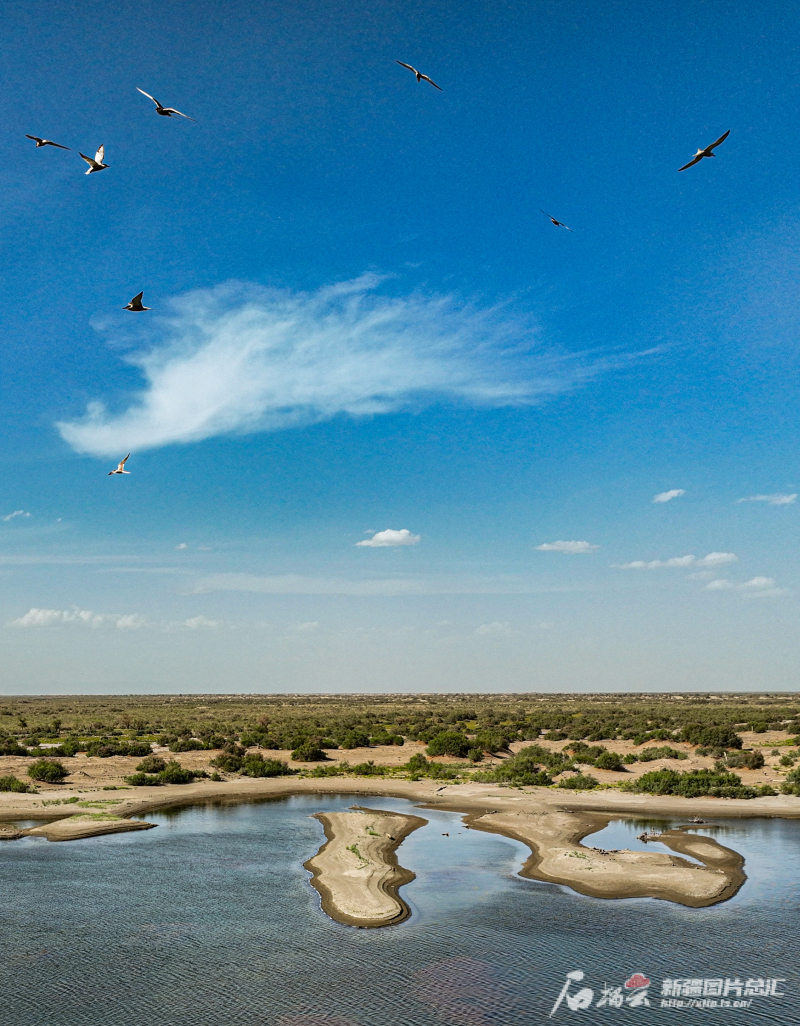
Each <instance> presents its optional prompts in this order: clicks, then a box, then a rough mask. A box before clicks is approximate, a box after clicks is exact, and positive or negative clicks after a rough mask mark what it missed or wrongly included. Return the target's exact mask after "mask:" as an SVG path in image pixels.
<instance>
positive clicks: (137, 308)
mask: <svg viewBox="0 0 800 1026" xmlns="http://www.w3.org/2000/svg"><path fill="white" fill-rule="evenodd" d="M395 63H396V64H399V65H400V66H401V67H403V68H408V70H409V71H410V72H412V74H414V75H415V76H416V79H417V82H423V81H424V82H428V83H430V85H432V86H433V88H434V89H438V90H439V91H440V92H443V90H442V87H441V86H439V85H437V84H436V83H435V82H434V81H433V79H432V78H430V77H429V76H428V75H423V73H422V72H421V71H417V69H416V68H414V67H412V65H410V64H406V63H405V62H404V61H395ZM136 90H137V92H140V93H141V94H142V96H146V97H147V98H148V100H152V101H153V103H154V104H155V105H156V114H160V115H161V117H165V118H171V117H175V116H177V117H180V118H186V120H187V121H195V122H196V120H197V119H196V118H190V117H189V115H188V114H183V113H182V112H181V111H179V110H176V109H175V107H165V106H164V105H163V104H162V103H159V101H158V100H157V99H156V98H155V96H151V95H150V93H146V92H145V91H144V89H139V87H138V86H137V87H136ZM730 134H731V132H730V129H728V131H727V132H725V133H724V134H723V135H721V136H720V137H719V139H717V140H716V142H713V143H711V144H710V145H708V146H706V147H704V148H703V149H700V150H698V151H697V153H695V155H694V156H693V157H692V159H691V160H690V161H689V163H688V164H684V165H683V167H679V168H678V171H685V170H686V169H687V168H688V167H693V166H694V165H695V164H699V163H700V161H701V160H703V159H704V158H705V157H714V156H716V154H715V153H714V150H715V149H716V148H717V146H719V144H720V143H723V142H725V140H726V139H727V138H728V136H729V135H730ZM25 138H26V139H32V140H33V141H34V142H35V143H36V147H37V149H38V148H39V147H41V146H55V147H56V149H59V150H69V149H71V147H70V146H62V145H61V143H57V142H53V140H52V139H41V138H40V137H39V136H38V135H28V134H27V133H26V136H25ZM79 152H80V151H79ZM80 156H81V157H82V158H83V159H84V160H85V161H86V163H87V164H88V165H89V170H88V171H87V172H86V174H87V175H93V174H95V172H97V171H105V169H106V168H107V167H109V165H108V164H106V163H104V161H105V146H100V148H99V149H98V150H97V152H96V153H95V155H94V157H87V156H86V154H85V153H81V154H80ZM540 209H541V208H540ZM542 213H543V214H544V215H545V217H547V218H549V219H550V221H551V222H552V223H553V224H554V225H555V226H556V228H566V230H567V231H568V232H571V231H572V229H571V228H569V227H568V226H567V225H565V224H564V222H563V221H558V220H557V219H556V218H555V217H553V216H552V214H548V213H547V211H545V210H542ZM143 295H144V290H142V292H140V293H138V295H135V296H134V297H133V299H132V300H131V301H130V302H129V303H128V304H127V305H126V306H124V307H123V310H130V311H131V312H132V313H144V311H145V310H149V309H150V307H149V306H144V305H143V304H142V296H143ZM130 455H131V454H130V453H128V455H127V456H126V457H125V459H124V460H122V461H121V463H120V464H119V466H118V467H117V469H116V470H109V472H108V476H109V477H111V475H112V474H130V471H129V470H125V463H126V462H127V461H128V460H129V459H130Z"/></svg>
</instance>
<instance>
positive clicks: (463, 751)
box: [427, 730, 474, 759]
mask: <svg viewBox="0 0 800 1026" xmlns="http://www.w3.org/2000/svg"><path fill="white" fill-rule="evenodd" d="M472 747H474V746H473V744H472V742H471V741H470V740H469V739H468V738H467V736H466V735H465V734H462V733H461V732H460V731H458V730H443V731H442V732H441V733H440V734H437V735H436V737H434V738H432V739H431V741H430V744H429V745H428V748H427V754H428V755H431V756H436V755H452V756H454V757H455V758H456V759H463V758H465V756H466V755H467V753H468V752H469V750H470V748H472Z"/></svg>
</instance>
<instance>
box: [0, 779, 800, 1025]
mask: <svg viewBox="0 0 800 1026" xmlns="http://www.w3.org/2000/svg"><path fill="white" fill-rule="evenodd" d="M354 801H355V802H358V803H359V804H361V805H365V806H371V807H374V808H384V809H392V810H396V811H399V812H414V811H418V810H416V809H415V806H413V805H412V804H411V803H409V802H407V801H404V800H401V799H390V798H365V797H364V796H358V797H356V798H354V797H353V796H347V795H344V796H317V795H303V796H297V797H293V798H289V799H285V800H281V801H272V802H262V803H256V804H244V805H222V804H216V805H204V806H198V807H193V808H187V809H183V810H179V811H173V812H162V813H159V814H155V815H151V816H148V817H147V818H148V819H149V820H150V821H151V822H156V823H158V828H157V829H155V830H150V831H146V832H141V833H140V832H136V833H129V834H118V835H112V836H107V837H98V838H92V839H88V840H83V841H75V842H69V843H61V844H55V843H50V842H48V841H45V840H44V839H40V838H35V839H34V838H24V839H22V840H19V841H14V842H8V843H6V844H4V845H3V846H2V849H0V917H1V918H0V1022H2V1026H89V1024H91V1026H143V1024H150V1023H156V1024H159V1026H201V1024H202V1026H523V1024H525V1026H528V1024H538V1023H545V1022H553V1023H558V1022H562V1023H582V1024H591V1026H595V1024H597V1023H605V1022H608V1023H614V1022H624V1023H626V1024H635V1023H642V1024H645V1023H650V1024H657V1026H664V1024H676V1026H677V1024H678V1023H684V1022H689V1021H690V1022H692V1023H694V1022H698V1023H705V1022H708V1023H714V1024H716V1023H719V1024H722V1023H725V1024H726V1026H727V1024H733V1026H737V1024H746V1023H750V1024H753V1026H761V1024H772V1023H775V1024H778V1023H780V1024H781V1026H794V1024H800V972H798V968H797V952H798V933H799V932H800V931H799V929H798V927H799V926H800V919H798V911H800V874H798V868H800V859H798V853H800V822H798V821H787V820H777V819H776V820H730V821H727V822H726V821H725V820H718V821H716V822H715V823H713V824H710V825H708V826H704V827H702V828H699V829H700V830H701V831H702V832H706V833H709V834H711V835H712V836H714V837H716V838H717V839H718V840H719V841H720V842H721V843H722V844H726V845H728V846H730V847H732V848H734V849H736V850H737V851H740V852H741V853H742V854H743V855H744V856H745V858H746V865H745V870H746V872H747V874H748V880H747V882H746V883H745V885H744V886H743V887H742V889H741V890H740V891H739V893H738V894H737V895H736V896H735V897H734V898H733V899H732V900H730V901H728V902H725V903H723V904H721V905H717V906H714V907H711V908H705V909H689V908H684V907H682V906H680V905H673V904H670V903H667V902H663V901H655V900H651V899H627V900H622V901H604V900H601V899H595V898H588V897H584V896H582V895H579V894H575V893H573V892H572V891H570V890H568V889H567V888H564V887H560V886H555V885H551V884H544V883H539V882H536V881H531V880H524V879H522V878H520V877H519V876H517V875H516V874H517V872H518V870H519V868H520V866H521V864H522V862H523V861H524V859H525V857H526V856H527V854H528V849H527V848H526V847H525V846H524V845H522V844H519V843H518V842H516V841H512V840H507V839H505V838H502V837H499V836H497V835H492V834H485V833H480V832H478V831H473V830H466V829H465V828H464V827H463V825H462V823H461V817H460V816H458V815H456V814H453V813H445V812H439V811H430V810H419V811H420V814H421V815H422V816H423V817H425V818H426V819H428V820H429V823H428V825H427V826H425V827H423V828H421V829H419V830H417V831H416V832H415V833H413V834H412V835H411V836H410V837H409V838H407V839H406V841H405V842H404V843H403V845H402V847H401V848H400V850H399V853H398V855H399V860H400V863H401V865H403V866H405V867H407V868H409V869H411V870H413V871H414V872H415V873H416V874H417V878H416V880H414V881H413V882H412V883H410V884H408V885H407V886H406V887H404V888H403V891H402V893H403V895H404V897H405V899H406V901H407V902H408V903H409V905H410V907H411V910H412V915H411V918H410V919H408V920H407V921H406V922H404V923H402V924H400V925H398V926H394V927H387V928H384V929H375V930H359V929H354V928H352V927H346V926H342V925H340V924H338V923H335V922H333V921H332V920H330V919H329V918H328V917H327V916H325V915H324V913H323V912H322V911H321V910H320V907H319V897H318V895H317V893H316V891H314V890H313V888H312V887H311V886H310V884H309V882H308V879H309V876H308V873H307V872H306V871H305V870H304V869H303V865H302V864H303V862H304V861H305V859H307V858H308V857H309V856H310V855H312V854H313V853H314V852H316V851H317V849H318V848H319V846H320V844H321V843H322V842H323V841H324V837H323V833H322V827H321V825H320V824H319V822H318V821H317V820H315V819H312V818H310V817H311V815H312V813H314V812H318V811H340V810H344V809H346V808H348V807H349V806H350V805H352V804H353V803H354ZM669 825H672V824H670V823H667V822H665V821H655V820H647V821H628V822H617V823H612V824H610V825H609V826H608V827H607V828H606V830H604V831H602V832H601V833H598V834H596V835H594V837H590V838H586V839H585V841H584V844H590V845H596V846H598V847H605V848H622V847H630V846H634V847H641V845H640V844H637V842H636V841H635V835H636V834H637V833H641V832H642V830H643V829H644V828H646V829H648V830H650V831H652V830H658V829H661V828H664V827H666V826H669ZM445 834H449V836H444V835H445ZM570 972H573V973H576V974H577V973H579V972H582V973H583V974H584V975H583V978H582V980H578V979H574V980H573V981H570V982H569V988H568V989H567V991H566V992H565V993H564V995H563V997H562V999H561V1002H560V1004H559V1006H558V1007H557V1008H556V1010H555V1013H554V1014H553V1016H552V1018H550V1013H551V1011H552V1009H553V1006H554V1004H555V1003H556V1001H557V999H558V997H559V994H561V993H562V991H563V988H564V985H565V983H567V982H568V981H567V973H570ZM635 974H640V975H641V976H643V978H644V979H645V980H649V986H647V987H646V988H645V985H644V984H643V985H642V986H641V987H638V988H637V987H635V986H631V987H629V988H627V989H626V988H625V986H624V984H625V983H626V982H628V981H631V980H632V978H633V977H634V975H635ZM675 981H677V982H675ZM759 981H761V982H759ZM772 981H777V982H772ZM636 983H641V981H640V980H635V979H634V980H633V984H636ZM703 989H705V992H706V997H705V998H703V997H702V994H703ZM725 990H727V996H725V994H724V991H725ZM748 990H749V991H751V993H750V994H746V992H747V991H748ZM759 990H760V991H766V992H767V993H762V994H759V993H752V992H753V991H756V992H758V991H759ZM590 991H591V994H590V993H589V992H590ZM604 991H605V995H604ZM770 991H771V992H773V993H770ZM662 992H664V993H662ZM779 994H782V995H783V996H782V997H779V996H777V995H779ZM695 995H696V996H695ZM692 1000H694V1001H696V1002H698V1003H699V1004H700V1005H701V1006H702V1007H693V1008H687V1007H680V1006H676V1004H673V1006H671V1007H670V1006H668V1005H663V1004H662V1003H663V1002H668V1001H672V1002H673V1003H677V1002H679V1001H680V1002H683V1003H684V1004H685V1003H687V1002H689V1001H692ZM648 1002H649V1003H648ZM703 1002H705V1006H703ZM714 1002H716V1004H714ZM723 1002H725V1003H726V1004H723ZM583 1005H585V1006H586V1007H582V1006H583ZM745 1006H746V1007H745Z"/></svg>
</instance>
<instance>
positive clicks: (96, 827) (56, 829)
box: [21, 813, 156, 841]
mask: <svg viewBox="0 0 800 1026" xmlns="http://www.w3.org/2000/svg"><path fill="white" fill-rule="evenodd" d="M155 825H156V824H155V823H144V822H142V820H139V819H123V818H122V817H118V816H110V815H107V814H104V813H97V814H94V815H93V814H92V813H87V814H85V815H76V816H68V817H67V818H65V819H55V820H52V821H51V822H50V823H43V824H42V825H41V826H37V827H31V828H30V829H27V830H22V831H21V834H22V836H32V837H46V838H47V840H48V841H78V840H80V839H81V838H84V837H98V836H99V835H100V834H119V833H125V832H126V831H128V830H151V829H152V828H153V827H154V826H155Z"/></svg>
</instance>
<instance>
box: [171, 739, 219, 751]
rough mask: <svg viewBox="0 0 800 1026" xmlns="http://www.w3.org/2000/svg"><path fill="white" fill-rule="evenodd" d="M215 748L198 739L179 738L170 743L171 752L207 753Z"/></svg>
mask: <svg viewBox="0 0 800 1026" xmlns="http://www.w3.org/2000/svg"><path fill="white" fill-rule="evenodd" d="M213 747H214V746H213V745H209V744H206V743H205V742H204V741H200V740H199V738H196V737H179V738H176V739H175V740H174V741H170V743H169V750H170V751H171V752H205V751H207V750H208V749H209V748H213Z"/></svg>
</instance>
